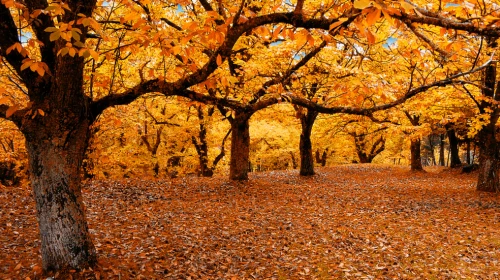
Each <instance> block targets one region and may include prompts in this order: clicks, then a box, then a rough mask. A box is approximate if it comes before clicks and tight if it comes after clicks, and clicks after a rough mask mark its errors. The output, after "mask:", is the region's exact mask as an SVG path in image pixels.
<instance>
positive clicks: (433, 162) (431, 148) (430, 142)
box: [428, 134, 436, 166]
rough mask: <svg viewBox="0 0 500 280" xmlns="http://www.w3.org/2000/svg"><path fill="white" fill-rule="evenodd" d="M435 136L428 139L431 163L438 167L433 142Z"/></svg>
mask: <svg viewBox="0 0 500 280" xmlns="http://www.w3.org/2000/svg"><path fill="white" fill-rule="evenodd" d="M433 136H434V135H432V134H431V135H429V136H428V139H429V149H430V153H431V162H432V165H434V166H435V165H436V156H435V155H434V144H433V143H432V140H433V138H434V137H433Z"/></svg>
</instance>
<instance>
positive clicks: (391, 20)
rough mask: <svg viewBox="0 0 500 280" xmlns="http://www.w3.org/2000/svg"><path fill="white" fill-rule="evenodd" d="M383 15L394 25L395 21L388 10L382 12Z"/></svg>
mask: <svg viewBox="0 0 500 280" xmlns="http://www.w3.org/2000/svg"><path fill="white" fill-rule="evenodd" d="M382 13H383V14H384V18H385V19H386V20H387V21H388V22H389V23H390V24H391V25H394V19H393V18H392V17H391V15H390V13H389V11H387V10H382Z"/></svg>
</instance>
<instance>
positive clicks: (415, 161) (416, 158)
mask: <svg viewBox="0 0 500 280" xmlns="http://www.w3.org/2000/svg"><path fill="white" fill-rule="evenodd" d="M410 151H411V170H412V171H422V170H424V168H423V167H422V159H421V157H420V139H415V140H411V144H410Z"/></svg>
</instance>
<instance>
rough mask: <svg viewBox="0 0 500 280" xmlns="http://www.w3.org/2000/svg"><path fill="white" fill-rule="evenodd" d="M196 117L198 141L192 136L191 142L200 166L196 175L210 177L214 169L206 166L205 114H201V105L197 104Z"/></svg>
mask: <svg viewBox="0 0 500 280" xmlns="http://www.w3.org/2000/svg"><path fill="white" fill-rule="evenodd" d="M196 109H197V111H198V119H199V120H200V131H199V133H198V136H199V138H200V141H199V143H198V140H196V137H194V136H193V137H192V139H191V140H192V142H193V145H194V147H195V148H196V153H197V154H198V160H199V162H200V167H199V169H198V176H202V177H212V176H213V175H214V171H213V170H212V169H211V168H210V167H208V144H207V128H206V126H205V122H204V120H205V116H204V114H203V107H202V106H198V107H197V108H196Z"/></svg>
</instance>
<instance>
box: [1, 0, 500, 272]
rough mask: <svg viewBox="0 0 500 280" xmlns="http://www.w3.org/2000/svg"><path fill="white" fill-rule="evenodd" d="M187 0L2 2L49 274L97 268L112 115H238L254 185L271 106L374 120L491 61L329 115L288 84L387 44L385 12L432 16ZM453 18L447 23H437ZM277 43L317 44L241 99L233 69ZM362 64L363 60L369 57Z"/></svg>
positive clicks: (237, 173)
mask: <svg viewBox="0 0 500 280" xmlns="http://www.w3.org/2000/svg"><path fill="white" fill-rule="evenodd" d="M180 3H181V4H182V5H181V10H182V12H181V11H179V9H178V6H177V5H171V3H170V2H163V1H152V2H150V1H101V2H99V3H97V1H95V0H93V1H81V0H69V1H66V2H52V1H46V0H26V1H23V2H16V1H3V2H2V4H1V5H0V56H1V57H2V62H4V61H5V62H6V65H7V66H6V67H7V68H8V70H9V71H10V72H12V73H13V75H12V76H15V78H16V79H18V80H19V82H20V84H22V85H20V86H19V88H18V90H20V91H22V92H24V93H25V98H24V100H11V99H8V100H0V101H1V102H0V118H7V119H9V120H10V121H12V122H13V123H15V125H16V126H17V127H18V128H19V129H20V131H21V132H22V133H23V135H24V137H25V139H26V146H27V151H28V155H29V170H30V174H31V185H32V188H33V190H34V196H35V201H36V205H37V216H38V221H39V228H40V233H41V235H40V240H41V244H42V245H41V251H42V260H43V268H44V269H45V270H63V269H76V270H82V269H84V268H87V267H92V266H94V265H95V264H96V260H97V257H96V252H95V248H94V246H93V244H92V241H91V237H90V234H89V231H88V226H87V222H86V219H85V211H84V205H83V201H82V196H81V177H80V172H81V167H82V165H83V161H84V158H85V153H86V150H87V147H88V144H89V138H90V137H91V136H92V133H93V131H94V130H92V129H91V127H92V125H94V124H96V120H97V119H98V118H99V116H101V115H102V114H103V113H104V112H105V110H107V109H109V108H111V107H114V106H119V105H127V104H130V103H132V102H133V101H134V100H136V99H137V98H139V97H141V96H144V95H146V94H148V93H159V94H162V95H164V96H174V95H177V96H183V97H187V98H189V99H191V100H195V101H199V102H202V103H205V104H210V105H216V106H222V107H225V108H230V109H231V110H232V111H233V113H234V116H232V121H231V127H232V146H231V151H232V153H231V172H230V177H231V178H232V179H238V180H239V179H246V178H248V176H247V172H248V154H249V151H248V146H249V140H250V135H249V124H248V120H249V119H250V117H251V116H252V114H254V113H255V112H256V111H258V110H260V109H262V108H267V107H269V106H271V105H273V104H277V103H279V102H283V101H285V102H291V103H293V104H295V105H299V106H303V107H306V108H307V109H308V110H314V111H317V112H319V113H328V114H336V113H347V114H355V115H364V116H372V115H373V113H374V112H376V111H380V110H385V109H389V108H392V107H396V106H398V105H400V104H402V103H403V102H405V101H406V100H407V99H409V98H412V97H414V96H416V95H418V94H419V93H421V92H425V91H426V90H428V89H430V88H433V87H444V86H446V85H450V84H453V83H457V81H456V79H458V78H462V77H464V76H467V75H469V74H472V73H474V72H477V71H479V70H481V69H484V67H486V66H487V65H488V63H486V64H484V65H483V66H480V67H472V68H471V70H469V71H465V72H458V71H450V73H454V74H449V73H444V72H442V73H440V75H439V78H436V79H435V80H433V81H430V82H429V83H421V84H420V86H418V87H413V86H412V85H411V84H410V86H409V87H407V88H406V89H405V90H404V91H399V92H400V93H403V94H399V95H398V96H395V97H394V98H392V97H391V98H387V99H386V100H382V102H373V103H372V104H369V105H366V104H363V105H365V106H360V104H354V105H352V104H347V105H346V104H339V106H336V107H330V106H329V105H321V104H317V103H316V102H313V101H311V100H307V99H305V98H303V97H300V96H297V95H294V94H293V93H290V92H287V91H286V90H284V89H286V86H287V85H288V79H289V78H291V76H292V74H293V73H295V72H296V71H297V69H299V68H301V67H302V66H304V65H305V64H306V63H307V62H308V60H309V59H310V58H311V57H314V56H315V55H316V54H317V52H319V51H320V50H321V49H323V48H324V47H326V46H328V45H329V44H331V46H336V43H335V41H334V40H332V39H333V36H337V35H339V34H340V35H341V36H349V35H351V34H352V35H355V36H353V38H352V39H351V41H360V39H361V40H366V41H367V42H368V43H370V44H373V43H376V36H374V34H373V33H372V32H371V31H370V30H369V28H370V27H371V26H373V25H374V23H375V22H377V21H379V20H381V14H382V13H383V14H384V19H387V21H392V20H393V18H398V17H399V18H401V19H407V20H410V21H412V22H416V23H419V22H423V21H422V17H420V16H418V15H417V16H415V15H413V14H407V13H403V12H401V11H400V10H401V5H403V9H404V10H408V9H407V8H404V4H400V3H399V2H397V3H393V4H391V5H392V6H394V7H386V6H383V5H382V6H381V5H379V4H377V5H375V6H373V7H372V6H370V5H371V4H372V1H355V2H354V4H353V5H350V4H342V5H339V4H338V3H331V4H329V5H327V6H325V5H323V3H320V2H311V3H307V5H305V4H304V1H303V0H298V1H297V2H296V3H295V6H291V5H289V3H285V4H283V5H279V6H276V5H274V4H273V5H270V4H269V3H262V4H263V5H262V6H260V5H245V4H246V2H245V1H241V2H230V1H227V2H225V1H217V3H215V2H213V3H210V2H208V1H205V0H201V1H191V2H190V1H181V2H180ZM401 3H403V2H401ZM405 3H406V2H405ZM153 4H154V5H153ZM215 6H216V8H214V7H215ZM325 8H326V11H325ZM410 10H411V9H410ZM422 13H423V14H424V15H427V14H429V13H427V12H426V11H423V12H422ZM386 14H387V15H386ZM431 16H434V15H433V14H432V15H431ZM434 18H436V16H434ZM176 22H177V23H176ZM181 22H183V23H184V24H180V23H181ZM442 22H443V20H442V19H441V18H439V17H437V19H436V23H435V24H438V23H439V24H442ZM448 27H449V28H456V29H457V30H464V29H467V30H468V31H474V32H477V34H480V35H488V36H491V32H495V29H492V28H490V27H487V28H484V29H478V28H477V26H475V25H474V24H472V23H471V24H469V23H466V24H462V25H461V24H455V23H454V22H452V24H451V25H449V26H448ZM271 31H272V32H271ZM275 39H280V40H288V41H295V42H296V45H298V46H299V48H300V49H302V47H303V46H308V49H307V54H306V55H305V56H304V57H303V58H302V59H301V60H299V61H296V59H295V56H296V55H297V54H298V53H297V50H296V49H295V51H293V52H288V54H287V51H286V50H284V51H283V56H282V59H281V63H282V64H286V62H288V63H289V62H290V61H293V63H292V64H291V65H292V66H291V67H280V69H277V71H274V73H273V74H274V76H264V77H257V79H255V81H256V82H255V83H254V84H253V86H252V87H251V88H250V89H249V90H248V91H247V93H250V95H252V94H253V95H254V96H253V97H250V96H248V95H247V96H245V95H238V94H236V93H235V90H234V87H233V86H234V85H235V84H236V83H238V77H237V75H232V76H229V75H227V73H228V72H231V71H234V70H235V68H234V64H238V63H237V62H239V61H237V59H238V55H241V53H242V52H243V53H244V52H245V51H244V50H245V49H252V50H255V46H254V43H255V42H256V43H258V44H259V45H265V44H268V45H269V44H270V41H272V40H275ZM356 47H359V45H355V48H354V49H355V50H356V49H357V48H356ZM366 48H368V47H366ZM330 49H335V48H330ZM355 52H358V51H357V50H356V51H355ZM267 54H269V52H267ZM260 57H263V58H265V57H269V55H267V56H264V53H261V56H260ZM358 57H360V60H361V61H362V60H364V58H363V53H360V54H359V55H358ZM306 58H307V59H306ZM240 60H241V61H243V62H242V65H244V64H245V63H244V59H240ZM266 61H269V60H266ZM422 64H425V63H423V62H422ZM263 65H264V64H262V63H260V64H259V67H260V68H263ZM254 68H255V67H254ZM271 70H272V69H271ZM280 70H283V71H280ZM280 72H282V73H281V75H280V74H279V73H280ZM276 74H277V75H276ZM254 76H255V75H254ZM241 88H242V87H241V86H240V87H239V89H238V90H241ZM362 88H363V90H366V89H369V88H368V87H366V86H364V87H362ZM399 89H401V88H399ZM211 90H215V94H211ZM366 94H368V93H366ZM238 98H240V99H238ZM243 99H245V100H243ZM384 101H386V102H387V103H384ZM150 144H151V143H150Z"/></svg>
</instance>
